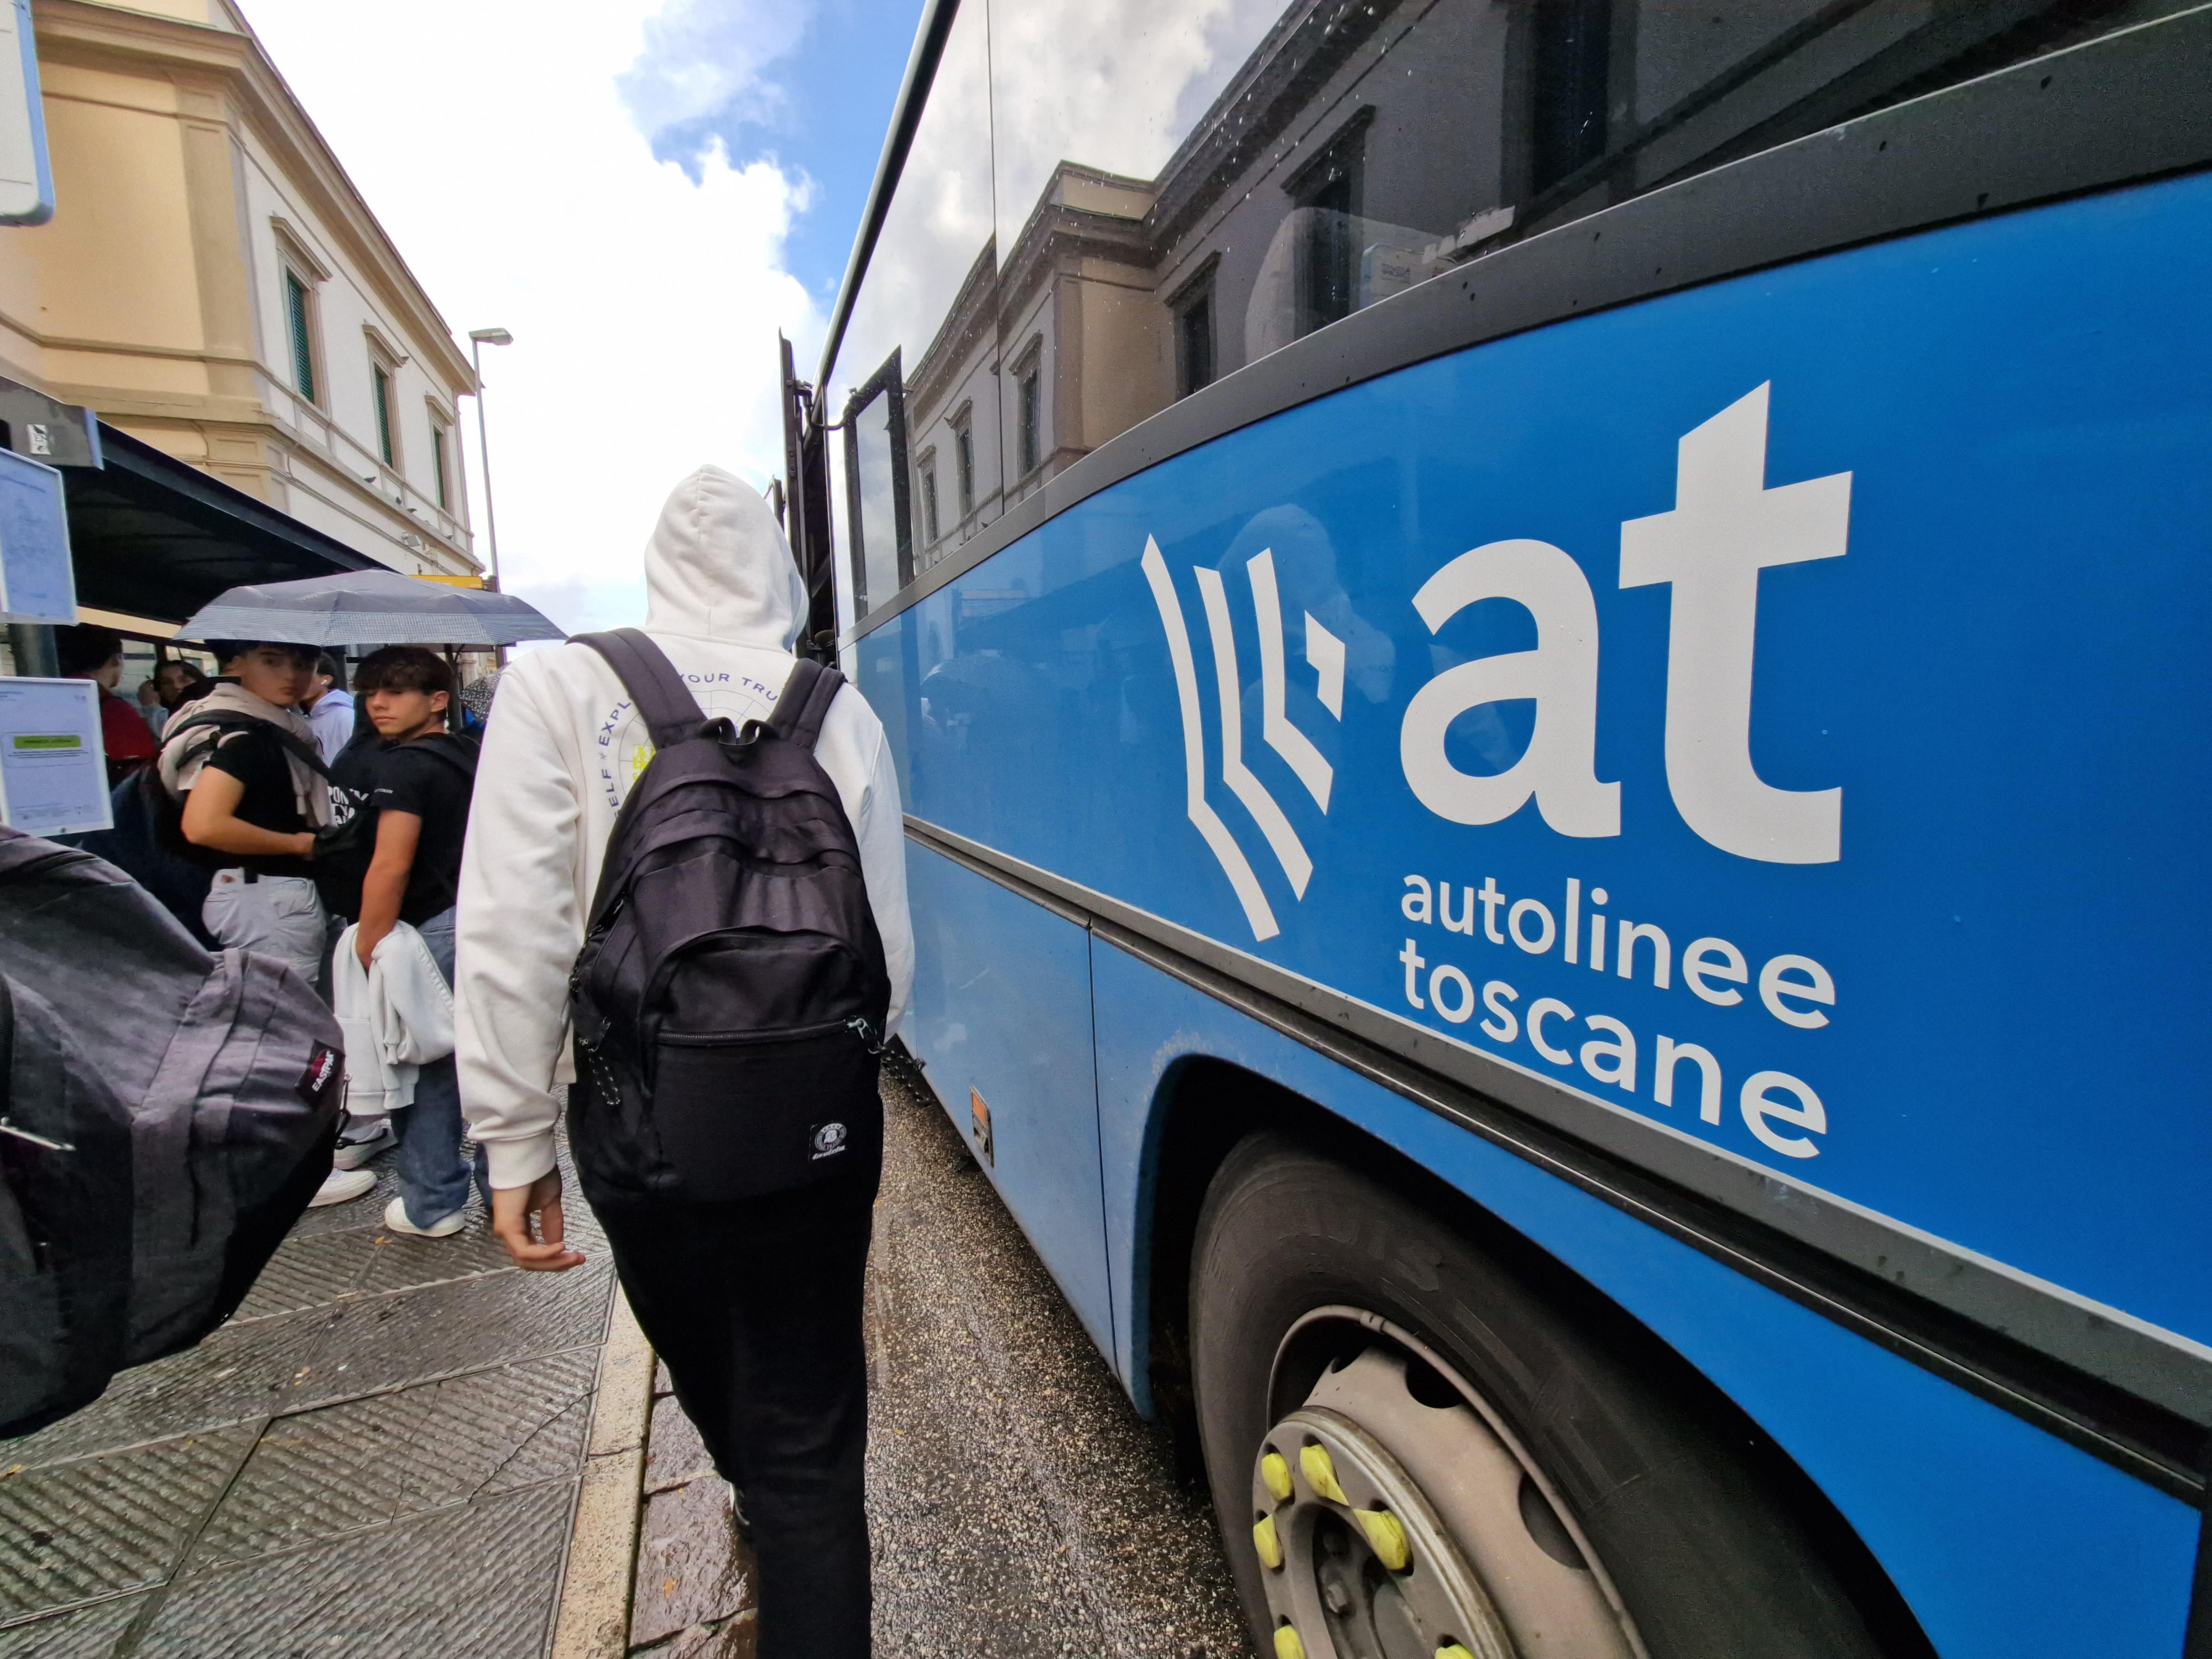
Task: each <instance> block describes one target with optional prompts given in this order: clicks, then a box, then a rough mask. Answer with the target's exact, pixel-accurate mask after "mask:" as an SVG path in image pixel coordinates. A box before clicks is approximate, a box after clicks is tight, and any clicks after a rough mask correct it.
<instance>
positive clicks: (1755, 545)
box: [1144, 386, 1851, 939]
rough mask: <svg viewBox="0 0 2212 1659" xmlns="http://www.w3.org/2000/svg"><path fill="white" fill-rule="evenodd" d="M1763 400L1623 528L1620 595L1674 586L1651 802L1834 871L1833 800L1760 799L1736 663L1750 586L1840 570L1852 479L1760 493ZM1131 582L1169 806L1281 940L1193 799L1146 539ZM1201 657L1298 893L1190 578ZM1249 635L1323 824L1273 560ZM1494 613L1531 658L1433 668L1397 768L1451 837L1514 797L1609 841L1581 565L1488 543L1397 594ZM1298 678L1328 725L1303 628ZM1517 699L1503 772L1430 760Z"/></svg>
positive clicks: (1228, 739) (1216, 586)
mask: <svg viewBox="0 0 2212 1659" xmlns="http://www.w3.org/2000/svg"><path fill="white" fill-rule="evenodd" d="M1768 390H1769V388H1768V387H1767V386H1759V387H1758V388H1756V389H1755V390H1753V391H1752V392H1748V393H1747V394H1746V395H1745V396H1743V397H1742V398H1738V399H1737V400H1736V401H1735V403H1733V404H1729V406H1728V407H1727V408H1726V409H1724V410H1721V412H1720V413H1719V414H1717V415H1716V416H1713V417H1712V418H1711V420H1708V421H1706V422H1704V423H1703V424H1702V425H1700V426H1699V427H1697V428H1695V429H1693V430H1692V431H1691V432H1688V433H1686V434H1685V435H1683V437H1682V439H1681V441H1680V444H1679V445H1678V447H1677V451H1676V464H1675V477H1674V507H1673V509H1672V510H1671V511H1668V512H1665V513H1654V514H1652V515H1651V516H1650V517H1648V518H1642V519H1631V520H1627V521H1626V523H1624V524H1623V525H1622V526H1621V527H1620V586H1623V587H1643V586H1654V585H1657V584H1662V583H1664V584H1668V585H1670V586H1672V587H1673V589H1674V593H1673V604H1672V606H1671V610H1670V615H1669V623H1668V654H1667V691H1666V696H1667V702H1666V723H1665V744H1664V746H1665V759H1666V768H1667V787H1668V793H1670V794H1671V795H1672V797H1673V799H1674V806H1675V810H1676V811H1679V812H1680V814H1681V815H1682V819H1683V822H1684V823H1686V824H1688V825H1689V827H1690V828H1691V829H1692V830H1694V831H1695V832H1696V833H1697V834H1698V835H1699V836H1701V837H1702V838H1703V839H1704V840H1705V841H1706V842H1710V843H1711V844H1712V845H1713V846H1715V847H1717V848H1721V849H1722V850H1723V852H1727V853H1732V854H1735V855H1736V856H1737V857H1739V858H1746V859H1754V860H1759V861H1760V862H1763V863H1769V864H1831V863H1833V862H1835V861H1836V860H1837V859H1838V858H1839V857H1840V856H1841V849H1842V836H1843V801H1844V792H1843V791H1842V790H1841V789H1840V788H1835V789H1817V790H1788V789H1776V788H1773V787H1770V786H1769V785H1767V784H1766V783H1765V782H1763V781H1761V780H1760V778H1759V774H1758V771H1757V769H1756V768H1755V767H1754V766H1753V763H1752V757H1751V691H1752V678H1753V674H1752V670H1753V662H1752V657H1753V647H1754V645H1755V642H1756V638H1757V622H1758V613H1759V572H1760V571H1762V570H1764V569H1766V568H1769V567H1771V566H1774V565H1785V564H1802V563H1804V562H1808V561H1811V560H1815V559H1834V558H1840V557H1842V556H1843V555H1844V551H1845V548H1846V544H1847V542H1848V539H1849V535H1850V505H1851V475H1850V473H1848V472H1838V473H1834V474H1832V475H1831V476H1829V477H1825V478H1810V479H1807V480H1805V481H1803V482H1802V483H1790V484H1781V485H1778V486H1775V487H1773V488H1771V489H1770V488H1769V487H1768V486H1767V483H1766V426H1767V418H1766V417H1767V393H1768ZM1144 571H1145V577H1146V580H1147V581H1148V582H1149V583H1150V584H1151V586H1152V599H1153V601H1154V603H1155V604H1156V605H1158V607H1159V612H1160V623H1161V625H1162V626H1163V627H1164V629H1166V632H1167V638H1168V653H1169V656H1170V659H1171V660H1172V662H1173V664H1174V667H1175V677H1176V696H1177V700H1178V702H1180V704H1181V708H1182V738H1183V770H1184V783H1185V789H1184V794H1185V802H1186V807H1187V810H1188V814H1189V817H1190V821H1191V823H1193V824H1194V826H1196V828H1197V829H1198V832H1199V834H1200V836H1202V837H1204V839H1205V841H1206V846H1207V847H1208V848H1211V849H1212V853H1213V855H1214V857H1215V858H1216V859H1217V860H1219V862H1220V865H1221V867H1222V870H1223V872H1225V874H1226V875H1227V876H1228V878H1229V883H1230V885H1231V887H1232V888H1234V889H1235V890H1236V893H1237V900H1238V902H1240V903H1241V904H1242V905H1243V908H1244V915H1245V919H1246V921H1248V922H1249V923H1250V925H1251V928H1252V936H1253V938H1254V939H1273V937H1274V936H1275V935H1276V934H1277V933H1279V932H1280V931H1281V929H1280V928H1279V927H1278V926H1277V924H1276V921H1275V917H1274V913H1273V910H1272V909H1271V908H1269V906H1268V903H1267V896H1266V895H1265V894H1264V893H1263V892H1262V891H1261V888H1260V884H1259V881H1258V879H1257V878H1255V875H1254V873H1253V870H1252V866H1251V864H1250V862H1249V860H1247V859H1246V857H1245V856H1244V853H1243V849H1242V848H1240V847H1239V846H1238V845H1237V841H1236V838H1235V837H1234V836H1231V834H1230V832H1229V829H1228V826H1227V825H1226V824H1225V823H1223V822H1222V820H1221V817H1220V816H1219V814H1218V813H1217V812H1215V811H1214V810H1213V808H1212V805H1210V804H1209V803H1208V801H1207V799H1206V750H1205V740H1204V729H1203V724H1202V720H1201V715H1200V700H1199V690H1198V675H1197V671H1196V668H1195V666H1194V663H1193V660H1192V656H1191V648H1190V637H1189V633H1188V629H1186V627H1185V625H1184V622H1183V615H1182V602H1181V600H1180V599H1178V598H1177V597H1176V591H1175V584H1174V581H1173V580H1172V579H1171V578H1170V576H1169V574H1168V569H1167V564H1166V562H1165V561H1164V560H1163V559H1162V558H1161V556H1160V550H1159V547H1158V544H1157V543H1155V542H1154V541H1152V539H1151V538H1146V543H1145V556H1144ZM1192 574H1194V576H1195V577H1196V579H1197V581H1198V587H1199V595H1200V599H1202V600H1203V602H1204V605H1205V608H1206V629H1207V632H1208V634H1209V635H1210V636H1211V638H1212V646H1213V661H1214V678H1215V681H1216V685H1217V690H1218V699H1219V714H1220V720H1221V733H1222V738H1221V773H1222V781H1223V782H1225V784H1227V785H1228V787H1229V790H1230V793H1231V794H1233V795H1235V796H1236V797H1237V799H1238V800H1239V801H1241V802H1242V803H1243V805H1244V807H1245V810H1246V811H1249V813H1250V814H1251V815H1252V818H1253V821H1254V822H1255V823H1257V824H1258V825H1259V826H1260V832H1261V835H1262V836H1264V837H1265V838H1266V840H1267V846H1268V848H1269V849H1270V850H1271V851H1272V852H1273V854H1274V856H1275V860H1276V861H1277V862H1278V863H1279V864H1280V865H1281V866H1282V868H1283V873H1284V875H1285V877H1287V878H1289V881H1290V884H1291V891H1292V892H1293V893H1294V894H1296V895H1297V896H1298V897H1300V898H1303V897H1304V896H1305V890H1306V884H1307V883H1308V881H1309V880H1310V878H1312V875H1313V861H1312V860H1311V859H1310V857H1309V856H1308V855H1307V854H1306V850H1305V848H1304V844H1303V843H1301V842H1300V841H1299V840H1298V837H1297V832H1296V831H1295V830H1293V829H1291V823H1290V820H1289V819H1288V818H1287V817H1285V815H1284V813H1283V811H1282V808H1281V807H1280V806H1279V805H1277V803H1276V801H1275V799H1274V798H1273V796H1272V795H1270V794H1269V793H1268V792H1267V787H1266V786H1265V785H1263V784H1262V783H1261V781H1259V779H1258V778H1256V777H1255V776H1254V775H1253V774H1252V772H1251V769H1249V767H1247V766H1246V765H1245V764H1244V762H1243V752H1242V740H1243V699H1242V696H1241V694H1240V690H1239V687H1240V685H1241V684H1242V681H1241V677H1240V676H1239V673H1238V671H1237V644H1236V640H1235V637H1234V635H1233V633H1232V631H1231V620H1230V611H1229V599H1228V593H1227V590H1226V588H1225V585H1224V583H1223V581H1222V579H1221V576H1220V574H1219V573H1218V572H1216V571H1212V570H1208V569H1204V568H1200V569H1198V570H1196V571H1194V572H1193V573H1192ZM1246 575H1247V576H1248V578H1249V581H1250V585H1251V590H1252V607H1253V613H1254V617H1255V621H1256V622H1257V623H1258V624H1259V635H1260V683H1261V700H1262V704H1263V707H1262V709H1261V734H1262V736H1263V737H1264V738H1265V739H1266V741H1267V746H1268V747H1269V748H1271V749H1273V750H1274V751H1275V752H1276V753H1277V754H1278V755H1279V756H1280V757H1282V758H1283V760H1284V761H1285V763H1287V764H1288V765H1289V767H1290V769H1291V772H1292V773H1293V774H1295V775H1297V779H1298V781H1300V782H1301V783H1303V784H1304V786H1305V787H1306V789H1307V791H1308V793H1310V794H1311V795H1312V796H1313V798H1314V802H1315V804H1316V805H1317V806H1319V807H1320V808H1321V809H1322V811H1323V812H1324V813H1326V812H1327V811H1328V798H1329V788H1330V785H1331V783H1332V781H1333V777H1332V773H1331V769H1330V767H1329V764H1328V761H1326V760H1325V759H1323V758H1322V755H1321V752H1320V751H1319V750H1317V749H1316V748H1315V746H1314V744H1313V743H1312V742H1311V740H1310V739H1309V738H1307V737H1306V735H1305V733H1304V732H1301V731H1299V730H1298V729H1297V727H1296V726H1293V725H1291V722H1290V720H1288V718H1287V717H1286V716H1285V713H1284V674H1285V668H1284V656H1285V652H1284V631H1283V618H1282V607H1281V604H1280V601H1279V597H1278V594H1277V589H1276V583H1275V570H1274V562H1273V555H1272V553H1271V552H1265V551H1263V552H1261V553H1259V554H1257V555H1255V556H1254V557H1253V558H1252V559H1251V560H1250V561H1249V562H1248V563H1247V565H1246ZM1485 599H1511V600H1513V601H1514V602H1515V603H1516V604H1518V605H1522V606H1523V607H1524V608H1526V609H1527V611H1528V613H1529V614H1530V616H1532V617H1534V619H1535V623H1536V646H1535V648H1534V650H1532V651H1514V652H1504V653H1498V654H1496V655H1492V656H1487V657H1481V658H1478V659H1475V660H1474V661H1472V662H1464V663H1461V664H1458V665H1455V666H1454V667H1451V668H1447V669H1445V670H1444V671H1443V672H1442V673H1439V674H1438V675H1437V676H1436V677H1435V678H1433V679H1431V681H1429V683H1428V684H1426V685H1425V686H1423V687H1422V688H1421V689H1420V690H1419V691H1418V692H1416V693H1415V694H1414V696H1413V700H1412V702H1409V703H1408V704H1407V708H1406V714H1405V718H1404V720H1403V722H1402V723H1401V726H1400V728H1399V744H1398V752H1399V761H1400V764H1401V766H1402V768H1403V769H1404V771H1405V775H1406V782H1407V786H1408V787H1410V788H1411V789H1412V790H1413V795H1414V797H1415V799H1418V800H1419V801H1420V803H1421V804H1422V805H1424V806H1425V807H1427V808H1428V809H1429V810H1430V811H1431V812H1434V813H1435V814H1436V815H1437V817H1442V818H1448V819H1449V820H1450V821H1451V822H1453V823H1467V824H1483V823H1500V822H1502V821H1503V820H1504V819H1506V818H1509V817H1512V815H1513V814H1514V813H1516V812H1517V811H1520V810H1521V809H1522V807H1524V806H1526V805H1528V803H1529V802H1530V801H1532V800H1533V801H1534V802H1535V804H1536V811H1537V812H1538V813H1539V814H1540V815H1541V817H1542V818H1543V820H1544V822H1545V823H1546V824H1547V825H1548V826H1549V827H1550V828H1551V829H1553V830H1554V831H1555V832H1557V833H1558V834H1559V835H1563V836H1576V837H1583V838H1595V837H1603V836H1618V835H1619V834H1620V784H1619V783H1618V782H1617V781H1616V782H1605V781H1601V780H1600V779H1599V778H1598V776H1597V769H1596V750H1597V664H1598V623H1597V602H1596V599H1595V595H1594V594H1593V593H1592V592H1591V591H1590V585H1589V578H1588V577H1586V576H1585V575H1584V574H1583V569H1582V567H1581V566H1580V565H1578V564H1577V563H1576V562H1575V561H1574V560H1573V559H1572V558H1571V557H1570V556H1568V555H1567V554H1566V553H1565V552H1564V551H1563V550H1560V549H1559V548H1556V547H1554V546H1553V545H1552V544H1550V543H1548V542H1540V541H1531V540H1525V539H1514V540H1507V541H1496V542H1490V543H1487V544H1485V545H1483V546H1481V547H1478V548H1474V549H1473V550H1470V551H1468V552H1466V553H1462V554H1461V555H1460V556H1458V557H1457V558H1455V559H1453V560H1452V561H1451V562H1449V563H1448V564H1446V565H1445V566H1444V567H1443V568H1442V569H1440V570H1438V571H1437V573H1436V574H1434V575H1432V576H1431V577H1430V578H1429V579H1428V580H1427V581H1425V582H1424V583H1423V584H1422V585H1421V589H1420V591H1419V592H1418V593H1416V594H1415V595H1414V596H1413V609H1414V610H1415V611H1416V612H1418V613H1419V617H1420V618H1421V621H1422V622H1423V623H1425V625H1426V626H1427V628H1428V630H1429V632H1431V634H1435V633H1438V632H1440V631H1441V630H1442V629H1443V626H1444V624H1445V623H1448V622H1449V621H1450V620H1451V618H1452V617H1455V616H1457V615H1458V614H1459V613H1460V612H1461V611H1464V610H1465V609H1467V607H1468V606H1469V605H1477V604H1480V602H1481V601H1483V600H1485ZM1304 623H1305V654H1306V660H1307V662H1308V663H1309V664H1310V665H1311V666H1312V668H1313V669H1314V671H1315V672H1316V674H1317V675H1318V677H1319V686H1318V694H1319V696H1320V700H1321V702H1322V707H1323V708H1325V709H1326V710H1327V711H1328V714H1330V715H1331V716H1333V717H1334V718H1335V719H1337V720H1342V719H1343V717H1344V658H1345V650H1344V645H1343V642H1342V641H1340V640H1339V639H1337V638H1336V636H1335V635H1333V634H1331V633H1330V632H1329V631H1328V629H1326V628H1324V627H1322V624H1321V623H1318V622H1317V621H1316V620H1315V619H1314V617H1311V616H1310V615H1309V616H1307V617H1305V618H1304ZM1521 698H1526V699H1528V700H1529V701H1531V702H1534V704H1535V709H1536V714H1535V722H1534V730H1533V732H1531V734H1530V736H1529V739H1528V747H1527V748H1526V749H1525V750H1523V751H1522V755H1521V757H1520V758H1519V759H1518V760H1516V762H1515V763H1513V764H1512V765H1511V766H1510V767H1508V768H1506V769H1505V770H1504V771H1503V772H1498V773H1492V774H1479V773H1471V772H1462V771H1461V770H1460V769H1458V768H1456V767H1455V766H1454V765H1453V764H1452V763H1451V762H1450V760H1449V758H1448V757H1446V755H1445V752H1444V736H1445V733H1446V732H1448V731H1449V729H1450V726H1451V724H1452V722H1453V721H1454V720H1457V719H1458V718H1459V717H1460V716H1461V715H1462V714H1466V713H1467V712H1468V710H1470V709H1473V708H1479V707H1480V706H1481V705H1483V704H1485V703H1492V702H1505V701H1509V700H1513V699H1521Z"/></svg>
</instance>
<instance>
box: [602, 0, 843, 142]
mask: <svg viewBox="0 0 2212 1659" xmlns="http://www.w3.org/2000/svg"><path fill="white" fill-rule="evenodd" d="M810 15H811V7H809V6H807V5H805V4H804V3H801V0H668V3H667V4H666V5H665V7H664V8H663V9H661V11H660V13H659V15H657V16H653V17H649V18H647V20H646V21H645V29H644V34H645V50H644V51H643V52H641V54H640V55H639V57H638V59H637V61H636V62H635V64H631V65H630V67H629V70H627V71H625V72H624V74H623V76H622V77H621V79H620V81H619V82H618V83H617V84H618V85H619V86H620V88H621V90H622V95H623V100H624V101H625V102H626V103H627V104H628V105H629V110H630V113H631V114H632V115H633V116H635V118H636V120H637V124H638V125H639V126H640V127H641V128H643V129H644V131H646V132H647V133H648V134H650V135H653V137H659V135H660V134H662V133H664V132H665V131H668V130H669V129H671V128H674V127H681V126H684V125H687V124H689V123H691V122H696V121H701V120H704V119H707V118H720V119H725V120H736V121H750V122H754V123H757V124H759V125H773V124H774V123H775V122H776V121H777V120H778V119H779V118H781V117H782V116H783V115H784V114H785V112H786V111H787V106H788V100H787V99H786V98H785V96H784V94H783V89H782V88H781V87H779V86H778V85H776V83H775V82H773V81H771V80H769V78H768V76H767V74H766V73H765V71H766V70H767V68H768V66H769V64H773V63H774V62H775V61H776V59H778V58H781V57H783V56H785V55H786V54H787V53H788V52H791V51H792V50H793V48H795V47H796V46H798V45H799V38H800V37H801V36H802V35H804V34H805V33H806V27H807V23H808V21H809V19H810Z"/></svg>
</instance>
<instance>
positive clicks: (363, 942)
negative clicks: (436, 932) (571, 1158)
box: [353, 924, 560, 1200]
mask: <svg viewBox="0 0 2212 1659" xmlns="http://www.w3.org/2000/svg"><path fill="white" fill-rule="evenodd" d="M391 931H392V930H391V929H390V928H388V927H387V928H386V929H385V930H384V933H370V932H369V931H368V928H367V927H362V926H360V925H358V924H356V926H355V927H354V930H353V953H354V955H356V956H357V957H360V958H361V970H362V972H363V973H364V974H365V973H367V972H368V965H369V958H370V957H373V956H374V955H375V954H376V947H377V946H378V945H381V944H383V943H384V939H385V934H386V933H390V932H391ZM516 1190H518V1191H520V1190H521V1189H520V1188H517V1189H516ZM554 1190H555V1194H556V1200H557V1197H558V1194H559V1190H560V1189H559V1187H558V1185H557V1184H556V1187H555V1189H554Z"/></svg>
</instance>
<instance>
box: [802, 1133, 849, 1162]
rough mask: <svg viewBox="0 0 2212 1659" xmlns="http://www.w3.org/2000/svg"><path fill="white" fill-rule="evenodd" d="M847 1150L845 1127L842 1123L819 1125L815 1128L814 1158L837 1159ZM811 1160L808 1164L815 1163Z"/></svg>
mask: <svg viewBox="0 0 2212 1659" xmlns="http://www.w3.org/2000/svg"><path fill="white" fill-rule="evenodd" d="M844 1150H845V1126H844V1125H843V1124H842V1123H817V1124H816V1125H815V1126H814V1158H835V1157H836V1155H837V1154H838V1153H840V1152H843V1151H844ZM813 1161H814V1159H813V1158H810V1159H809V1160H808V1162H810V1163H811V1162H813Z"/></svg>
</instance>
